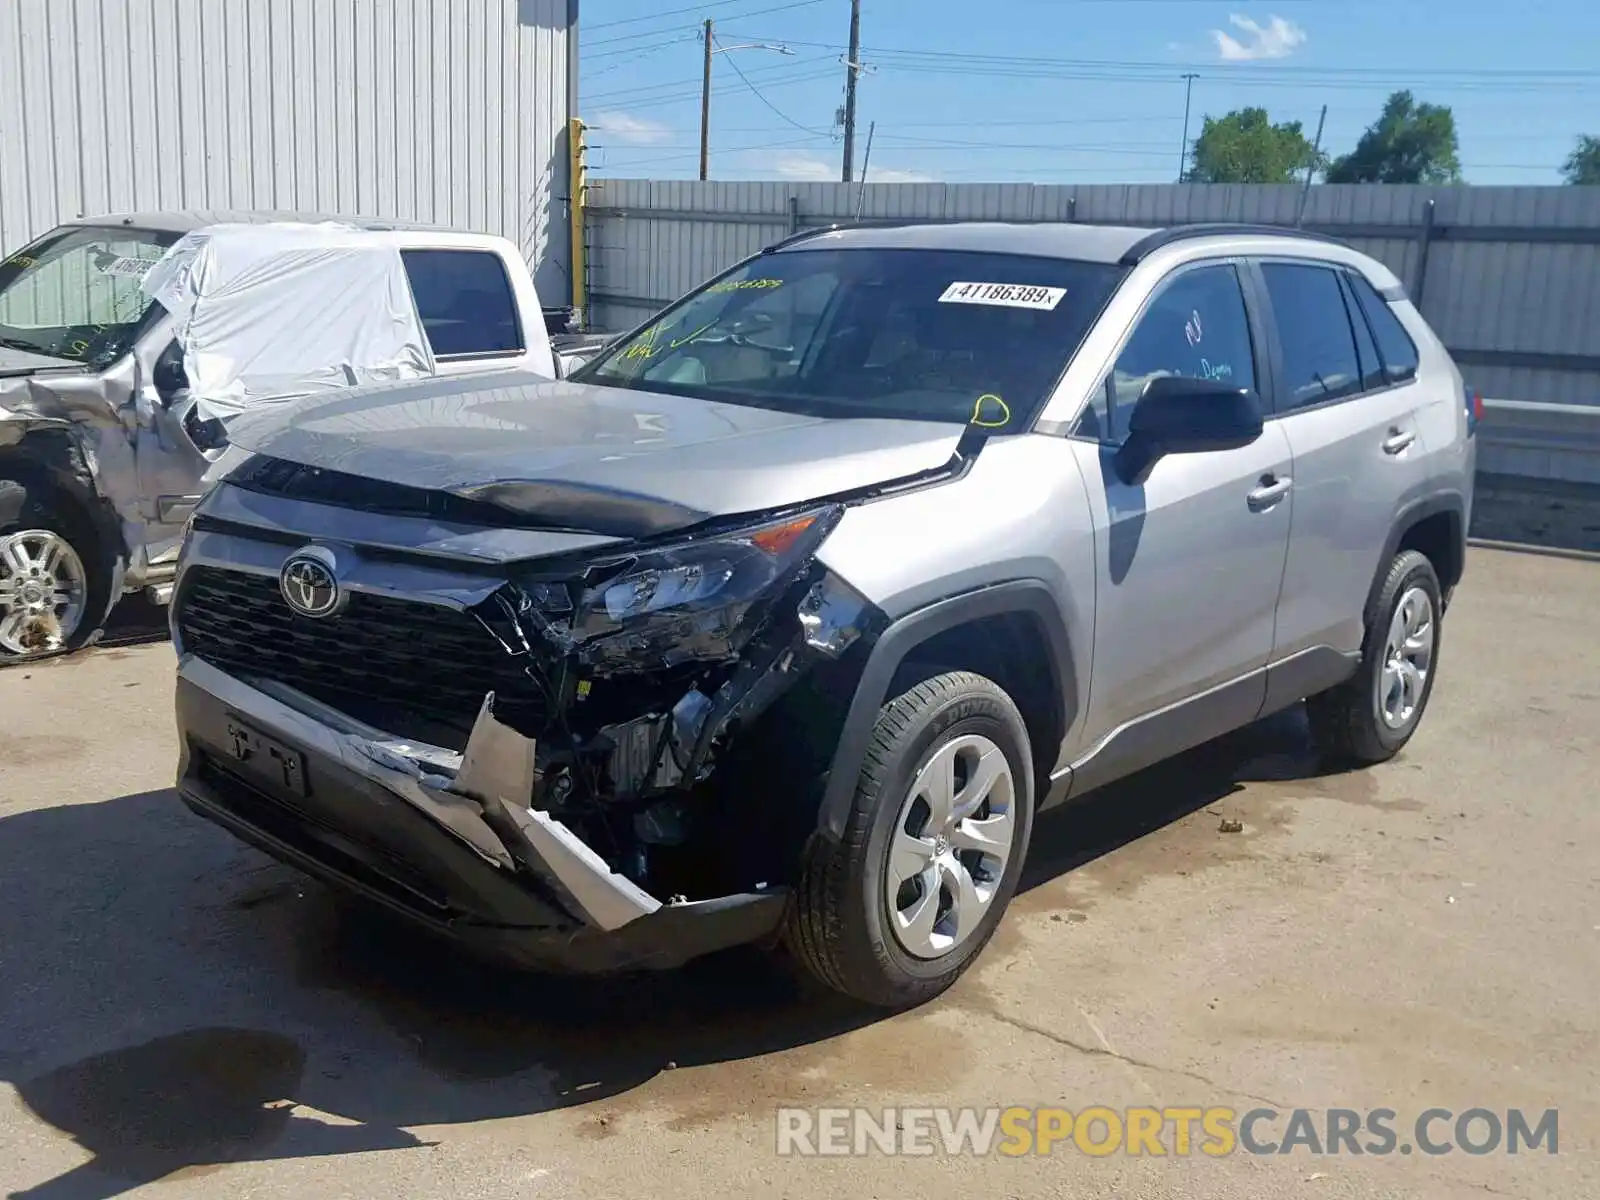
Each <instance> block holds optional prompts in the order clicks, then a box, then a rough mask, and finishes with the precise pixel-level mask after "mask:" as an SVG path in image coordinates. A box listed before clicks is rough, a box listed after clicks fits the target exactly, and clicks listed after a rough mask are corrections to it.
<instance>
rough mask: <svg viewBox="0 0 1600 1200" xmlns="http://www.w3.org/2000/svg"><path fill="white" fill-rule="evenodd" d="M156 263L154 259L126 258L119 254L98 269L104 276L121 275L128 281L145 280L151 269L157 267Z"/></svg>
mask: <svg viewBox="0 0 1600 1200" xmlns="http://www.w3.org/2000/svg"><path fill="white" fill-rule="evenodd" d="M156 262H157V260H156V259H153V258H125V257H124V256H122V255H120V254H119V255H118V256H117V257H115V258H112V259H108V260H106V261H105V262H102V263H99V264H98V267H99V270H100V273H101V274H102V275H121V276H123V277H124V278H127V279H143V278H144V277H145V276H146V275H148V274H149V273H150V269H151V268H152V267H154V266H155V265H156Z"/></svg>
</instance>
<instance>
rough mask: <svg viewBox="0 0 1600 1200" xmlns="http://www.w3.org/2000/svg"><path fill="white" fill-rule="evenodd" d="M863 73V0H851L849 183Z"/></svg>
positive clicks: (846, 134) (846, 155) (847, 87)
mask: <svg viewBox="0 0 1600 1200" xmlns="http://www.w3.org/2000/svg"><path fill="white" fill-rule="evenodd" d="M860 74H861V0H850V58H849V61H847V62H846V63H845V78H844V174H843V175H841V176H840V178H841V179H842V180H843V181H844V182H845V183H849V182H850V180H851V178H852V177H853V176H854V175H855V168H856V78H857V77H858V76H859V75H860Z"/></svg>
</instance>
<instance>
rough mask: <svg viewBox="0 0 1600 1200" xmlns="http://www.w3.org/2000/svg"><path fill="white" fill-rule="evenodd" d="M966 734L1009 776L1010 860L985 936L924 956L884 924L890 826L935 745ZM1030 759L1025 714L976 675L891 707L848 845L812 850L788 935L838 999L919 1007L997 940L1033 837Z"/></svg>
mask: <svg viewBox="0 0 1600 1200" xmlns="http://www.w3.org/2000/svg"><path fill="white" fill-rule="evenodd" d="M969 733H971V734H981V735H983V736H984V737H987V738H988V739H990V740H991V741H993V742H994V743H995V744H996V745H997V746H999V747H1000V749H1001V751H1002V752H1003V753H1004V754H1005V756H1006V761H1007V763H1008V764H1009V766H1010V768H1011V774H1012V779H1013V781H1014V784H1015V795H1014V799H1013V810H1012V811H1013V813H1014V817H1015V819H1014V821H1013V844H1012V848H1011V855H1010V858H1009V859H1008V861H1007V863H1006V867H1005V870H1004V873H1003V874H1002V876H1001V879H1000V882H999V886H998V888H997V890H996V892H995V895H994V899H993V900H992V901H991V902H990V904H989V907H988V909H987V910H986V911H985V913H984V915H983V918H982V921H981V922H980V924H979V926H978V928H976V929H975V930H974V931H973V932H972V933H971V935H970V936H969V937H967V939H966V940H964V941H963V942H961V943H960V944H959V945H957V946H955V947H954V948H952V949H951V950H949V951H948V952H947V953H946V954H944V955H943V956H941V957H939V958H933V959H922V958H917V957H914V956H912V955H910V954H908V953H907V952H906V951H905V950H904V949H902V948H901V946H900V945H899V944H898V942H897V941H896V938H895V936H894V934H893V933H892V931H891V930H890V928H889V926H888V920H889V913H888V905H887V903H886V902H885V900H884V874H885V872H886V871H887V870H888V848H889V844H890V836H891V833H892V827H893V825H894V823H895V820H896V818H897V816H898V815H899V813H900V810H901V806H902V804H903V802H904V799H905V797H906V794H907V792H908V789H909V788H910V787H911V785H912V782H913V781H914V780H915V778H916V775H917V772H918V771H919V770H920V769H921V768H922V766H923V764H924V763H926V762H927V761H928V759H929V758H930V757H931V756H932V755H933V753H934V751H935V750H936V749H937V748H938V747H939V746H941V745H943V744H945V743H947V742H948V741H950V740H952V739H954V738H957V737H960V736H962V735H965V734H969ZM1032 761H1033V760H1032V755H1031V750H1030V747H1029V743H1028V730H1027V725H1026V724H1025V723H1024V722H1023V719H1022V714H1021V713H1019V712H1018V711H1017V706H1016V705H1015V704H1014V703H1013V702H1012V700H1011V697H1010V696H1008V695H1006V693H1005V692H1004V690H1002V689H1001V688H1000V687H999V686H998V685H997V684H995V683H994V682H993V681H991V680H989V679H986V678H984V677H983V676H981V675H975V674H972V673H971V672H967V671H953V672H949V673H946V674H942V675H935V676H933V677H932V678H929V679H926V680H925V681H923V682H920V683H917V684H915V685H914V686H911V687H909V688H908V689H907V690H906V691H904V692H902V693H901V694H900V695H898V696H895V697H894V698H892V699H891V700H889V701H888V702H887V703H886V704H885V705H884V706H883V707H882V708H881V709H880V710H879V711H878V718H877V721H876V723H875V724H874V726H873V731H872V740H871V742H870V744H869V747H868V750H867V754H866V758H865V760H864V762H863V763H862V767H861V773H860V775H859V776H858V778H857V782H856V790H855V795H854V797H853V799H852V802H851V808H850V813H849V817H848V819H847V821H846V825H845V831H844V837H843V839H842V840H841V841H839V842H838V843H833V842H831V841H829V840H828V839H825V838H821V837H818V838H815V839H813V841H812V843H811V845H810V846H809V847H808V849H807V852H806V857H805V861H804V862H803V863H802V866H801V872H800V879H799V883H798V886H797V887H796V888H795V901H794V904H793V905H792V906H791V911H790V915H789V918H788V924H787V927H786V929H785V935H784V941H785V944H786V946H787V948H788V950H789V952H790V954H791V955H792V956H793V958H794V959H795V961H796V962H797V963H798V964H799V965H801V966H802V967H804V968H805V970H806V971H807V973H808V974H810V975H812V976H813V977H815V978H816V979H817V980H819V981H820V982H822V983H823V984H825V985H827V986H828V987H830V988H832V989H834V990H835V991H839V992H843V993H844V994H845V995H847V996H850V997H852V998H854V999H856V1000H859V1001H862V1002H863V1003H866V1004H871V1005H874V1006H878V1007H883V1008H890V1009H900V1008H908V1007H911V1006H913V1005H917V1004H921V1003H924V1002H925V1001H927V1000H930V999H932V998H933V997H935V996H937V995H938V994H939V993H941V992H943V991H944V990H945V989H946V988H948V987H949V986H950V985H951V984H952V983H954V982H955V981H956V979H957V978H959V977H960V975H961V974H962V972H963V971H965V970H966V969H967V967H968V966H969V965H971V963H972V961H973V960H974V959H975V958H976V957H977V956H978V954H979V953H981V952H982V950H983V948H984V946H985V945H986V944H987V943H988V941H989V939H990V937H992V936H993V935H994V931H995V929H996V927H997V926H998V925H999V923H1000V920H1001V918H1002V917H1003V916H1004V913H1005V909H1006V906H1007V905H1008V904H1009V903H1010V901H1011V897H1012V895H1013V894H1014V893H1015V892H1016V888H1017V880H1018V878H1019V877H1020V875H1021V873H1022V864H1023V859H1024V857H1025V856H1026V854H1027V849H1028V840H1029V837H1030V836H1031V834H1032V831H1033V799H1034V798H1033V770H1032V766H1031V764H1032Z"/></svg>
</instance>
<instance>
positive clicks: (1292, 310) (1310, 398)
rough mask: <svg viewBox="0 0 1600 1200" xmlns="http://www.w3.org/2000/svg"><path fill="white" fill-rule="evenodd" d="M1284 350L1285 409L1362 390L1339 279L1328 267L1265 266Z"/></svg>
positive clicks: (1283, 386)
mask: <svg viewBox="0 0 1600 1200" xmlns="http://www.w3.org/2000/svg"><path fill="white" fill-rule="evenodd" d="M1261 273H1262V275H1263V276H1264V277H1265V279H1266V284H1267V295H1268V296H1269V297H1270V298H1271V301H1272V312H1273V315H1274V317H1275V318H1276V319H1277V324H1278V343H1279V345H1280V346H1281V348H1282V351H1283V375H1284V378H1283V380H1282V381H1281V392H1280V407H1281V408H1304V407H1306V406H1307V405H1311V404H1321V403H1323V402H1324V401H1327V400H1337V399H1340V398H1342V397H1345V396H1352V395H1355V394H1356V393H1357V392H1360V391H1361V390H1362V385H1361V364H1360V360H1359V359H1358V358H1357V356H1356V342H1355V334H1354V332H1353V331H1352V329H1351V327H1350V315H1349V313H1348V312H1347V311H1346V308H1345V302H1344V296H1343V294H1342V293H1341V291H1340V288H1339V277H1338V276H1337V275H1336V274H1335V273H1334V272H1333V270H1332V269H1330V268H1328V267H1317V266H1305V265H1301V264H1299V263H1263V264H1262V266H1261Z"/></svg>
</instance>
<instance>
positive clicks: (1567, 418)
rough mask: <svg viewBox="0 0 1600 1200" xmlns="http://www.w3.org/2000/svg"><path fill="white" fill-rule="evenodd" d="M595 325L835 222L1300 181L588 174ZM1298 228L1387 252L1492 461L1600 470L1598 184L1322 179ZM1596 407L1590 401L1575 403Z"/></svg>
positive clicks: (1294, 198) (1577, 474)
mask: <svg viewBox="0 0 1600 1200" xmlns="http://www.w3.org/2000/svg"><path fill="white" fill-rule="evenodd" d="M589 200H590V207H589V210H588V222H587V228H586V230H585V238H586V242H587V244H588V247H589V288H590V298H591V301H592V312H593V316H594V324H595V326H596V327H597V328H601V329H627V328H631V327H632V326H633V325H635V324H637V323H638V322H640V321H643V320H645V319H646V318H647V317H648V316H649V315H650V313H651V312H652V311H653V310H655V309H658V308H660V307H662V306H663V305H664V304H665V303H667V302H668V301H670V300H671V299H672V298H674V297H676V296H678V295H680V294H682V293H683V292H685V291H687V290H688V289H689V288H691V287H693V286H694V285H695V284H697V283H699V282H701V281H702V280H704V279H705V278H707V277H708V276H710V275H713V274H715V273H716V272H718V271H720V270H722V269H723V268H725V267H728V266H730V265H732V264H733V263H734V262H736V261H737V260H738V259H739V258H741V257H743V256H745V255H748V254H752V253H755V252H756V251H758V250H760V249H761V248H762V247H763V246H767V245H770V244H771V243H772V242H774V241H777V240H778V239H779V238H782V237H784V236H786V235H788V234H790V233H793V232H797V231H799V230H801V229H805V228H810V227H815V226H819V225H827V224H832V223H834V222H836V221H845V222H848V221H851V220H853V219H855V218H856V216H857V205H858V203H859V204H860V218H861V219H862V220H869V221H870V220H881V219H905V218H912V219H934V220H983V219H990V220H1016V221H1082V222H1086V223H1091V222H1092V223H1098V224H1129V225H1167V224H1176V223H1182V222H1193V221H1251V222H1264V223H1270V224H1284V225H1289V224H1293V223H1294V221H1295V216H1296V212H1297V210H1298V207H1299V204H1300V189H1299V188H1298V187H1271V186H1257V185H1237V186H1235V185H1202V184H1183V185H1178V184H1173V185H1144V184H1140V185H1098V186H1089V187H1085V186H1073V185H1055V184H1053V185H1035V184H1025V183H1024V184H940V183H929V184H869V185H867V187H866V189H865V193H864V196H863V194H862V192H861V191H860V190H859V185H851V184H842V183H801V184H786V183H761V182H738V183H735V182H729V183H722V182H707V183H700V182H676V181H654V180H645V179H603V180H598V181H591V183H590V190H589ZM1304 223H1305V225H1306V226H1307V227H1308V228H1312V229H1319V230H1322V231H1325V232H1328V233H1332V234H1334V235H1336V236H1339V237H1341V238H1344V239H1345V240H1347V241H1349V242H1351V243H1352V244H1354V245H1355V246H1357V247H1358V248H1360V249H1361V250H1364V251H1366V252H1367V253H1369V254H1371V255H1373V256H1374V257H1375V258H1378V259H1379V260H1381V261H1382V262H1384V263H1385V264H1386V265H1387V266H1388V267H1389V268H1390V269H1391V270H1393V271H1394V272H1395V274H1396V275H1398V276H1399V277H1400V278H1401V279H1402V280H1403V281H1405V282H1406V284H1407V286H1408V288H1409V289H1410V291H1411V294H1412V298H1413V299H1414V300H1416V301H1417V303H1418V305H1419V307H1420V308H1421V309H1422V312H1423V314H1424V315H1425V316H1426V317H1427V319H1428V321H1429V322H1430V323H1431V324H1432V325H1433V327H1434V329H1435V330H1437V331H1438V333H1439V335H1440V337H1441V338H1443V340H1444V342H1445V344H1446V345H1447V346H1449V347H1450V349H1451V350H1452V351H1453V352H1454V353H1455V355H1456V358H1457V361H1458V362H1459V363H1460V365H1461V368H1462V372H1463V374H1464V375H1465V376H1466V377H1467V379H1468V380H1469V382H1470V383H1471V385H1472V386H1474V387H1475V388H1476V389H1477V390H1479V391H1480V392H1481V393H1482V394H1483V395H1485V396H1486V397H1492V398H1494V399H1495V400H1496V401H1497V402H1501V403H1498V404H1497V406H1496V408H1495V411H1494V412H1493V413H1492V414H1491V421H1490V430H1491V434H1492V436H1491V437H1490V439H1489V441H1488V443H1487V452H1486V454H1485V455H1484V459H1483V461H1484V463H1485V466H1486V469H1489V470H1494V471H1505V472H1508V473H1515V474H1522V475H1531V476H1539V477H1546V478H1562V479H1582V480H1586V481H1590V482H1597V483H1600V188H1578V187H1524V188H1506V187H1398V186H1357V185H1349V186H1319V187H1313V188H1312V189H1311V192H1310V196H1309V199H1308V202H1307V205H1306V211H1305V218H1304ZM1545 406H1553V407H1554V408H1555V411H1554V412H1547V411H1544V408H1545ZM1580 410H1586V411H1580Z"/></svg>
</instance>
